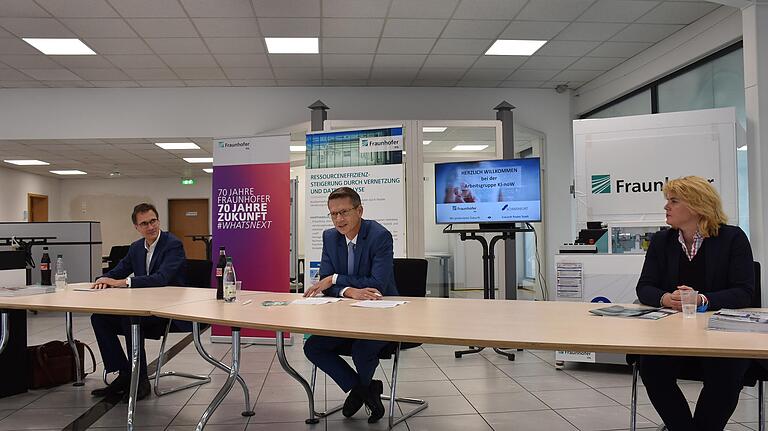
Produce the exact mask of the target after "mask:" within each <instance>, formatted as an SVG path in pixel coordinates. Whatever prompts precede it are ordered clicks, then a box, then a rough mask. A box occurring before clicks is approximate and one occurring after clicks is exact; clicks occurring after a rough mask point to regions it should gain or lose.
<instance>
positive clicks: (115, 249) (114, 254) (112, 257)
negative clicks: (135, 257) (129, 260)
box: [107, 245, 131, 270]
mask: <svg viewBox="0 0 768 431" xmlns="http://www.w3.org/2000/svg"><path fill="white" fill-rule="evenodd" d="M130 248H131V246H130V245H113V246H112V248H110V249H109V257H108V258H107V259H108V260H109V264H108V265H107V269H108V270H110V269H112V268H114V267H115V266H117V263H118V262H120V260H122V259H123V258H124V257H125V256H127V255H128V250H129V249H130Z"/></svg>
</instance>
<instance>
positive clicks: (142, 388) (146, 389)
mask: <svg viewBox="0 0 768 431" xmlns="http://www.w3.org/2000/svg"><path fill="white" fill-rule="evenodd" d="M129 389H130V386H129V388H126V389H125V394H124V395H123V402H124V403H127V402H128V392H129V391H130V390H129ZM151 393H152V385H150V384H149V379H148V378H146V377H145V378H143V379H142V378H139V386H138V387H137V388H136V401H141V400H143V399H144V398H146V397H148V396H149V394H151Z"/></svg>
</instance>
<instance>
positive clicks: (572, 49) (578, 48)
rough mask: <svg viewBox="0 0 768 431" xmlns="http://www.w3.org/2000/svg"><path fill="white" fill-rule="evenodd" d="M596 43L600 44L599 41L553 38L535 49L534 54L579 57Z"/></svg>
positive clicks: (590, 49) (594, 46)
mask: <svg viewBox="0 0 768 431" xmlns="http://www.w3.org/2000/svg"><path fill="white" fill-rule="evenodd" d="M598 45H600V42H580V41H561V40H553V41H549V42H547V43H546V44H545V45H544V46H542V47H541V48H540V49H539V50H538V51H536V55H549V56H556V57H557V56H564V57H581V56H583V55H585V54H586V53H588V52H589V51H592V50H593V49H595V48H596V47H597V46H598Z"/></svg>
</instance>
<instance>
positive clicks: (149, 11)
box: [109, 0, 187, 18]
mask: <svg viewBox="0 0 768 431" xmlns="http://www.w3.org/2000/svg"><path fill="white" fill-rule="evenodd" d="M109 1H110V3H111V4H112V6H113V7H114V8H115V9H117V11H118V12H119V13H120V15H121V16H123V17H126V18H179V17H185V16H187V15H186V13H184V9H182V8H181V6H180V5H179V2H178V1H176V0H109Z"/></svg>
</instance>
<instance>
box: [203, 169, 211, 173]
mask: <svg viewBox="0 0 768 431" xmlns="http://www.w3.org/2000/svg"><path fill="white" fill-rule="evenodd" d="M203 172H205V173H206V174H212V173H213V168H205V169H203Z"/></svg>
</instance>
